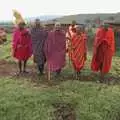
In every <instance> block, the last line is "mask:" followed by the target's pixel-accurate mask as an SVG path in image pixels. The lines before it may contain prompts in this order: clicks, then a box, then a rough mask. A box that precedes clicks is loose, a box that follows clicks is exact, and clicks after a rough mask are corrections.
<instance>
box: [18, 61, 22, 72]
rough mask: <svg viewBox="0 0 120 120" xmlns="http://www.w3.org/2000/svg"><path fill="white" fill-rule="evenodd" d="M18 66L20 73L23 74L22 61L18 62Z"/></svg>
mask: <svg viewBox="0 0 120 120" xmlns="http://www.w3.org/2000/svg"><path fill="white" fill-rule="evenodd" d="M18 66H19V73H21V72H22V61H21V60H19V61H18Z"/></svg>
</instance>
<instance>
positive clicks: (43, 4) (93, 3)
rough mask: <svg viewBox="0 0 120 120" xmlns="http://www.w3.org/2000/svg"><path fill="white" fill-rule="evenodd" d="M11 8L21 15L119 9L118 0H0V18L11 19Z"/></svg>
mask: <svg viewBox="0 0 120 120" xmlns="http://www.w3.org/2000/svg"><path fill="white" fill-rule="evenodd" d="M12 9H17V10H19V11H20V12H21V13H22V15H23V17H31V16H39V15H50V14H52V15H70V14H79V13H111V12H112V13H115V12H119V11H120V0H0V20H12Z"/></svg>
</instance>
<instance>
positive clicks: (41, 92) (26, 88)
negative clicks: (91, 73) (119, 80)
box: [0, 78, 120, 120]
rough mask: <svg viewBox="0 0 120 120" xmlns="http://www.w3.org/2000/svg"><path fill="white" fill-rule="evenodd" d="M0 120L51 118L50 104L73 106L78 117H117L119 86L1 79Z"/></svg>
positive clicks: (98, 119)
mask: <svg viewBox="0 0 120 120" xmlns="http://www.w3.org/2000/svg"><path fill="white" fill-rule="evenodd" d="M0 96H1V99H0V118H2V119H1V120H51V119H50V118H51V117H52V115H51V112H52V111H53V107H52V104H53V103H55V102H58V101H63V102H65V103H71V104H73V105H74V106H75V109H76V115H77V119H78V120H79V119H81V120H119V119H120V118H119V119H117V117H120V103H119V100H120V87H119V86H117V85H116V86H107V85H98V84H95V83H90V82H88V83H84V82H79V81H74V82H72V81H66V82H63V83H61V84H59V85H58V86H53V87H45V86H43V85H42V84H41V85H40V86H39V87H37V88H36V87H34V86H33V85H32V84H30V83H29V82H26V81H25V80H24V81H23V80H21V81H20V80H19V81H16V80H15V79H10V78H6V80H5V79H1V80H0Z"/></svg>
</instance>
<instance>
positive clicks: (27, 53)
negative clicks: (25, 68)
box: [12, 29, 32, 61]
mask: <svg viewBox="0 0 120 120" xmlns="http://www.w3.org/2000/svg"><path fill="white" fill-rule="evenodd" d="M12 46H13V57H15V58H17V59H18V60H23V61H24V60H27V59H28V58H29V57H31V55H32V42H31V36H30V34H29V32H28V30H27V29H23V30H19V29H16V30H15V31H14V33H13V41H12Z"/></svg>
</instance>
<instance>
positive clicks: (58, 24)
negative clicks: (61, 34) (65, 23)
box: [55, 22, 61, 30]
mask: <svg viewBox="0 0 120 120" xmlns="http://www.w3.org/2000/svg"><path fill="white" fill-rule="evenodd" d="M55 29H56V30H60V29H61V24H60V23H59V22H56V23H55Z"/></svg>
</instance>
